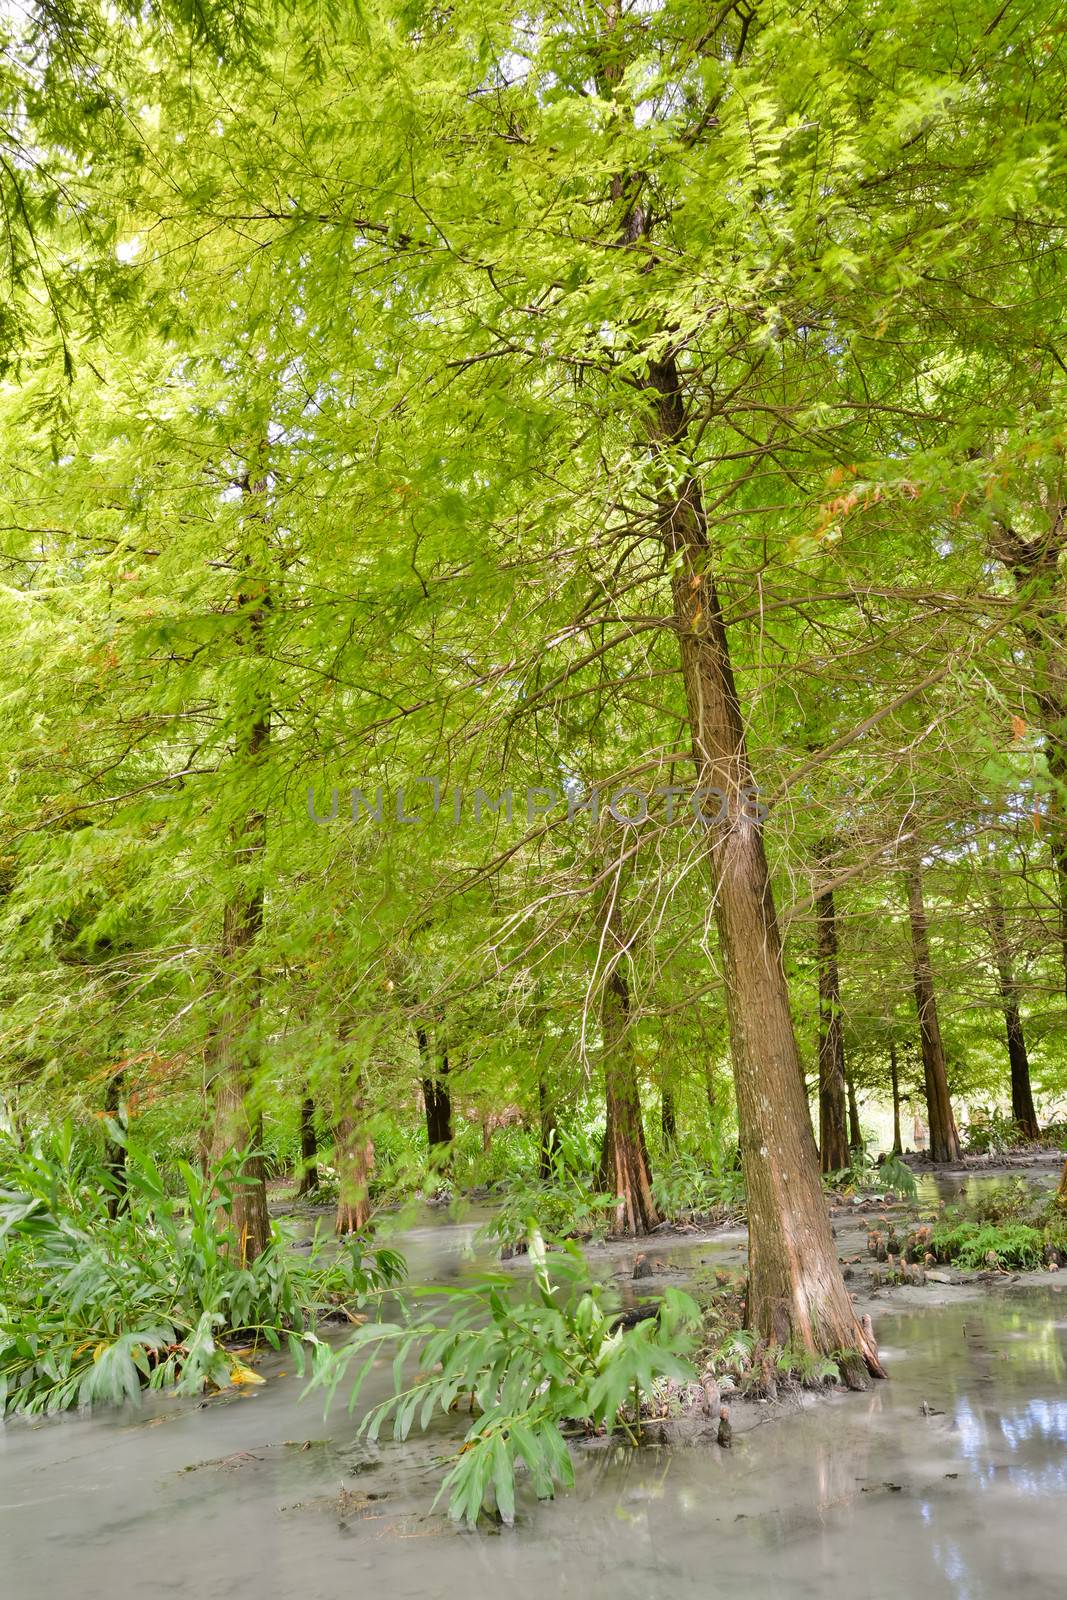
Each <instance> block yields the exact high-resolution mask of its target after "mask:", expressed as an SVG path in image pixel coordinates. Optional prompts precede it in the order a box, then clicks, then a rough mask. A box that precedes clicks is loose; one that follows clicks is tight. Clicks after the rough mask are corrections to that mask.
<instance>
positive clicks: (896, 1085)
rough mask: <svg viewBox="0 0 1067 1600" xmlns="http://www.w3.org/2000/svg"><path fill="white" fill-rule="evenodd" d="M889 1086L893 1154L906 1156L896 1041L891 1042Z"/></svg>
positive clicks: (891, 1040)
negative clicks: (891, 1093)
mask: <svg viewBox="0 0 1067 1600" xmlns="http://www.w3.org/2000/svg"><path fill="white" fill-rule="evenodd" d="M889 1086H890V1088H891V1090H892V1092H893V1154H894V1155H895V1156H899V1155H903V1154H904V1145H903V1142H902V1140H901V1137H900V1073H899V1072H898V1070H897V1047H896V1041H895V1040H893V1039H890V1041H889Z"/></svg>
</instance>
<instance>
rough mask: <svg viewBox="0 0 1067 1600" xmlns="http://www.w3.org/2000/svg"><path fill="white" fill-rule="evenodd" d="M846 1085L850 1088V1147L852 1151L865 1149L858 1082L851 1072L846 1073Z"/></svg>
mask: <svg viewBox="0 0 1067 1600" xmlns="http://www.w3.org/2000/svg"><path fill="white" fill-rule="evenodd" d="M845 1085H846V1088H847V1089H848V1148H849V1150H850V1152H851V1151H856V1150H862V1149H863V1129H862V1128H861V1127H860V1108H859V1103H858V1102H857V1100H856V1083H855V1080H854V1078H853V1076H852V1074H851V1072H848V1073H846V1074H845Z"/></svg>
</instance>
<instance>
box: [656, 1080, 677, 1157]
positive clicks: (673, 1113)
mask: <svg viewBox="0 0 1067 1600" xmlns="http://www.w3.org/2000/svg"><path fill="white" fill-rule="evenodd" d="M659 1124H660V1133H661V1134H662V1135H663V1148H664V1149H665V1150H666V1149H667V1147H668V1146H669V1145H673V1144H677V1142H678V1113H677V1103H676V1101H675V1098H674V1090H673V1089H672V1088H670V1087H669V1085H666V1084H665V1085H664V1086H663V1088H662V1089H661V1090H660V1102H659Z"/></svg>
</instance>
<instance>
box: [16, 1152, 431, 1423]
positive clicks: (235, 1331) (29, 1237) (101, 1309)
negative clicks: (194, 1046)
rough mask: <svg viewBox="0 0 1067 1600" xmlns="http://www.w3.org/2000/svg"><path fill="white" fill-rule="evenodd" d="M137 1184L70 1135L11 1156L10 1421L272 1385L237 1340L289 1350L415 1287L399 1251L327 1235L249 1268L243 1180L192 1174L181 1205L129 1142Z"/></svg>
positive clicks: (281, 1247)
mask: <svg viewBox="0 0 1067 1600" xmlns="http://www.w3.org/2000/svg"><path fill="white" fill-rule="evenodd" d="M113 1132H114V1134H115V1135H116V1136H119V1135H120V1130H119V1129H117V1128H115V1129H114V1130H113ZM125 1171H126V1187H125V1189H124V1190H121V1191H120V1190H119V1189H117V1187H116V1184H115V1180H114V1177H113V1175H112V1173H111V1172H110V1171H109V1170H108V1169H107V1168H104V1167H101V1166H99V1165H94V1164H93V1161H92V1159H91V1157H89V1156H86V1155H84V1154H78V1153H77V1152H76V1150H75V1147H74V1143H73V1139H72V1136H71V1133H70V1130H69V1128H68V1129H66V1130H63V1131H61V1132H60V1133H59V1134H58V1135H55V1136H54V1137H53V1138H52V1139H51V1140H49V1141H39V1142H38V1143H37V1144H35V1145H34V1147H33V1148H32V1149H29V1150H22V1149H19V1148H18V1147H17V1146H15V1145H14V1144H13V1143H11V1142H10V1141H4V1142H3V1144H2V1145H0V1415H4V1414H8V1413H12V1412H27V1413H40V1412H53V1411H62V1410H65V1409H67V1408H69V1407H72V1406H87V1405H93V1404H97V1403H101V1402H117V1401H121V1400H127V1399H130V1400H133V1399H136V1398H137V1397H138V1396H139V1395H140V1392H141V1389H142V1388H143V1387H146V1386H147V1387H150V1388H153V1389H161V1388H171V1387H173V1388H175V1389H176V1390H177V1391H179V1392H181V1393H186V1394H188V1393H195V1392H198V1391H200V1390H202V1389H203V1388H204V1387H205V1386H209V1385H210V1386H220V1387H221V1386H224V1385H228V1384H232V1383H237V1384H240V1383H255V1382H259V1381H261V1380H260V1379H259V1377H258V1375H257V1374H256V1373H255V1372H253V1371H252V1369H251V1368H250V1367H248V1366H247V1365H246V1364H245V1362H244V1361H243V1360H242V1359H241V1357H240V1356H239V1355H238V1353H237V1352H236V1351H235V1350H234V1349H232V1348H231V1349H227V1348H226V1346H225V1344H224V1342H223V1341H224V1340H227V1339H229V1340H231V1341H238V1342H240V1343H242V1344H245V1345H247V1344H251V1345H252V1346H253V1347H254V1346H255V1345H257V1344H259V1343H261V1342H265V1343H266V1344H267V1345H269V1346H271V1347H273V1348H275V1349H278V1348H280V1346H281V1342H282V1340H283V1338H286V1337H289V1338H291V1339H295V1340H297V1341H299V1340H300V1339H301V1338H302V1337H304V1336H306V1335H308V1334H309V1333H310V1332H311V1330H313V1328H314V1326H315V1323H316V1321H317V1320H318V1319H319V1318H320V1317H321V1316H323V1315H326V1314H328V1313H334V1314H340V1315H344V1314H346V1313H347V1314H349V1315H354V1314H356V1312H357V1310H358V1308H359V1307H360V1306H361V1305H362V1304H363V1303H364V1302H365V1301H366V1299H367V1298H368V1297H369V1296H372V1295H374V1294H376V1293H378V1292H379V1291H381V1290H382V1289H384V1288H386V1287H387V1286H388V1285H390V1284H391V1283H394V1282H396V1281H397V1279H398V1278H399V1277H400V1276H401V1275H402V1272H403V1261H402V1259H401V1258H400V1257H399V1256H397V1255H396V1254H395V1253H393V1252H389V1251H384V1250H379V1251H375V1252H373V1253H371V1254H369V1255H367V1256H364V1254H363V1252H362V1250H361V1248H360V1246H359V1244H358V1243H357V1242H356V1241H352V1242H349V1243H346V1244H344V1245H342V1246H340V1247H334V1246H333V1245H332V1244H331V1246H330V1247H327V1246H326V1245H325V1244H324V1243H323V1242H322V1241H320V1240H319V1239H318V1238H316V1239H315V1240H313V1241H312V1243H311V1247H310V1250H309V1251H308V1252H307V1253H306V1254H302V1253H299V1252H297V1251H295V1250H294V1249H293V1248H292V1241H291V1240H290V1239H289V1238H288V1237H287V1236H286V1235H285V1234H284V1233H283V1232H282V1231H281V1230H280V1229H278V1228H277V1227H275V1228H274V1229H272V1236H271V1241H270V1243H269V1245H268V1247H267V1249H266V1250H265V1251H264V1252H263V1254H262V1255H260V1256H259V1257H257V1258H256V1259H255V1260H254V1261H251V1262H249V1263H248V1264H247V1265H242V1264H241V1261H240V1250H239V1242H238V1240H237V1238H236V1237H235V1235H234V1233H233V1230H232V1229H231V1228H230V1227H229V1225H228V1221H227V1216H226V1213H227V1207H228V1202H229V1201H230V1200H231V1198H232V1194H233V1191H234V1188H235V1186H236V1185H238V1184H240V1183H241V1181H242V1176H241V1172H240V1169H239V1167H235V1166H233V1165H232V1164H230V1165H223V1166H221V1167H219V1168H218V1169H216V1170H215V1171H213V1172H212V1173H210V1174H208V1175H207V1176H202V1175H201V1174H200V1173H198V1172H197V1171H196V1170H195V1169H194V1168H192V1167H191V1166H190V1165H189V1164H188V1163H186V1162H179V1163H178V1174H179V1181H180V1184H181V1188H180V1192H179V1193H178V1195H177V1196H175V1195H172V1194H171V1193H170V1192H169V1191H168V1188H167V1186H166V1184H165V1183H164V1179H163V1175H162V1173H161V1171H160V1169H159V1167H158V1166H157V1164H156V1163H155V1161H154V1160H153V1159H152V1158H151V1157H150V1156H149V1155H148V1154H147V1153H146V1152H145V1151H143V1150H140V1149H138V1148H137V1147H136V1146H135V1145H133V1144H132V1143H131V1144H129V1146H128V1148H127V1151H126V1168H125ZM109 1203H110V1205H111V1207H112V1208H113V1209H115V1210H116V1213H117V1214H116V1215H115V1216H111V1215H109Z"/></svg>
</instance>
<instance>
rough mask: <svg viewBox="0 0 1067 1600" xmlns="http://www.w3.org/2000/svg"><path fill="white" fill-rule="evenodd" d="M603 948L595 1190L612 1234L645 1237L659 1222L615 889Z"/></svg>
mask: <svg viewBox="0 0 1067 1600" xmlns="http://www.w3.org/2000/svg"><path fill="white" fill-rule="evenodd" d="M604 926H605V947H606V949H607V951H608V956H609V960H610V962H611V965H610V969H609V971H608V975H607V979H606V981H605V984H604V993H603V999H602V1002H601V1032H602V1034H603V1040H604V1092H605V1104H606V1109H607V1120H606V1124H605V1128H604V1147H603V1150H602V1152H601V1157H600V1187H601V1189H602V1191H603V1192H604V1194H611V1195H615V1196H617V1204H616V1207H615V1210H614V1212H613V1219H614V1226H615V1232H616V1233H626V1234H645V1233H648V1232H650V1231H651V1229H652V1228H654V1227H655V1226H656V1224H657V1223H658V1222H659V1214H658V1212H657V1211H656V1207H655V1202H654V1201H653V1199H652V1171H651V1167H650V1165H649V1160H648V1150H647V1148H646V1146H645V1130H644V1125H643V1123H642V1121H641V1097H640V1093H639V1091H638V1084H637V1063H636V1061H635V1060H634V1053H633V1038H632V1035H631V1031H630V986H629V984H628V983H627V981H626V974H625V973H624V972H623V971H622V968H621V966H620V964H619V963H620V961H621V959H622V958H623V956H624V955H625V951H626V941H625V938H624V937H623V932H622V914H621V912H620V909H619V901H618V884H617V883H616V884H615V885H614V890H613V892H612V893H611V894H610V896H609V897H608V898H607V900H606V901H605V907H604Z"/></svg>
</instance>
